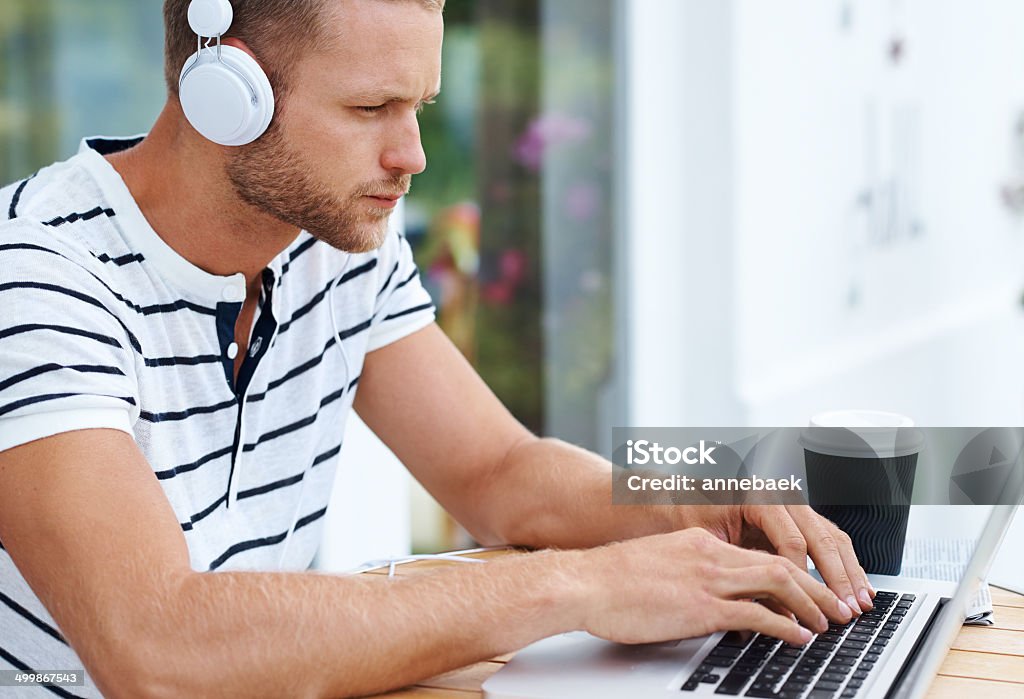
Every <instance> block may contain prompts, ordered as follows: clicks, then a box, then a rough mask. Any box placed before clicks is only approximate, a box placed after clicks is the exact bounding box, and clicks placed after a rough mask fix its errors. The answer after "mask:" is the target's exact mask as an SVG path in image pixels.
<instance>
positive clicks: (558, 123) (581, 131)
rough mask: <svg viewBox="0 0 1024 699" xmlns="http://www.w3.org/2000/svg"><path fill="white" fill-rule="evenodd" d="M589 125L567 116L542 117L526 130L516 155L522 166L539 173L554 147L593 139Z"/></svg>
mask: <svg viewBox="0 0 1024 699" xmlns="http://www.w3.org/2000/svg"><path fill="white" fill-rule="evenodd" d="M592 131H593V129H592V128H591V125H590V122H588V121H585V120H583V119H580V118H578V117H574V116H570V115H566V114H542V115H540V116H539V117H537V118H536V119H534V120H533V121H531V122H530V125H529V126H527V127H526V131H525V132H524V133H523V135H522V136H520V137H519V140H518V141H516V144H515V147H514V148H513V155H514V157H515V159H516V160H517V161H519V163H520V164H521V165H523V167H525V168H527V169H528V170H531V171H532V172H540V168H541V166H542V165H543V164H544V155H545V153H546V152H547V151H548V149H549V148H552V147H553V146H565V145H572V144H575V143H580V142H581V141H584V140H586V139H587V138H589V137H590V134H591V132H592Z"/></svg>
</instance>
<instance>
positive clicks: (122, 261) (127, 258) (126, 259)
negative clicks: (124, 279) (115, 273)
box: [89, 252, 146, 267]
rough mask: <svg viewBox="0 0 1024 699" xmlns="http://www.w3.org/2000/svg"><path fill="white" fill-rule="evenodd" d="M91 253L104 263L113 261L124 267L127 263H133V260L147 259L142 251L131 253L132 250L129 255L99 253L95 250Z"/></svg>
mask: <svg viewBox="0 0 1024 699" xmlns="http://www.w3.org/2000/svg"><path fill="white" fill-rule="evenodd" d="M89 254H90V255H92V256H93V257H95V258H96V259H97V260H99V261H100V262H102V263H103V264H106V263H108V262H113V263H114V264H115V265H117V266H118V267H124V266H125V265H128V264H131V263H132V262H142V261H143V260H145V259H146V258H145V257H143V256H142V253H141V252H135V253H131V252H130V253H128V254H127V255H121V256H120V257H111V256H110V255H108V254H107V253H103V254H102V255H97V254H96V253H94V252H90V253H89Z"/></svg>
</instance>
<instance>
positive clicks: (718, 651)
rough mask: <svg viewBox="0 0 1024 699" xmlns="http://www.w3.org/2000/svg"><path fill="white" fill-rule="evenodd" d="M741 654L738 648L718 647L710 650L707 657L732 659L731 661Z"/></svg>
mask: <svg viewBox="0 0 1024 699" xmlns="http://www.w3.org/2000/svg"><path fill="white" fill-rule="evenodd" d="M742 652H743V651H742V650H741V649H739V648H731V647H728V646H718V647H716V648H712V649H711V652H710V653H708V655H709V656H714V657H716V658H732V659H733V660H735V659H736V658H738V657H740V653H742Z"/></svg>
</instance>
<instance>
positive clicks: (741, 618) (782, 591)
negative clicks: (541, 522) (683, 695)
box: [573, 528, 851, 644]
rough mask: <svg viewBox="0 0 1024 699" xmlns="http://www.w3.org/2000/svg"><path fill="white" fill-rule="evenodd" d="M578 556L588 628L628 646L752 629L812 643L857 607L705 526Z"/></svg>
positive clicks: (778, 559) (780, 561)
mask: <svg viewBox="0 0 1024 699" xmlns="http://www.w3.org/2000/svg"><path fill="white" fill-rule="evenodd" d="M573 554H574V555H577V556H579V559H580V560H579V561H578V564H579V566H578V575H579V576H580V579H581V581H582V582H583V583H584V589H585V590H586V592H585V594H584V599H583V614H584V621H583V628H584V629H585V630H586V631H588V632H590V633H592V634H594V635H595V636H600V637H601V638H605V639H608V640H612V641H618V642H620V643H648V642H656V641H665V640H668V639H674V638H689V637H693V636H703V635H705V634H710V633H713V632H715V631H731V630H737V631H743V630H751V631H760V632H762V633H765V634H768V635H770V636H774V637H776V638H781V639H782V640H784V641H787V642H789V643H793V644H804V643H807V642H808V641H809V640H810V639H811V631H813V632H815V633H818V632H822V631H824V630H825V629H826V628H827V627H828V622H827V620H826V617H827V618H828V619H831V620H832V621H834V622H838V623H846V622H848V621H850V618H851V612H850V609H849V607H847V606H846V605H845V604H844V603H843V602H841V601H840V600H839V598H838V597H836V596H835V594H833V593H832V591H831V590H829V589H828V588H827V587H826V586H825V585H823V584H822V583H820V582H818V581H817V580H815V579H814V578H813V577H811V576H810V575H808V574H807V573H806V572H805V571H803V570H801V569H800V568H798V567H797V566H796V565H795V564H794V563H793V562H792V561H790V560H788V559H786V558H783V557H782V556H776V555H772V554H769V553H765V552H763V551H754V550H749V549H743V548H740V547H738V546H734V545H732V544H728V543H726V542H724V541H722V540H720V539H718V538H716V537H715V536H714V535H712V534H710V533H708V532H707V531H706V530H704V529H700V528H693V529H685V530H682V531H677V532H672V533H669V534H658V535H655V536H647V537H643V538H639V539H632V540H629V541H623V542H619V543H615V544H610V545H608V546H603V547H601V548H597V549H590V550H586V551H580V552H573ZM751 600H763V601H764V602H765V603H766V604H757V603H755V602H752V601H751ZM790 613H792V615H795V617H796V619H794V618H793V617H792V616H790ZM797 620H799V623H798V622H797Z"/></svg>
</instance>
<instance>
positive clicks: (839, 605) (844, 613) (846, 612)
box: [836, 599, 853, 619]
mask: <svg viewBox="0 0 1024 699" xmlns="http://www.w3.org/2000/svg"><path fill="white" fill-rule="evenodd" d="M836 609H838V610H839V616H840V617H841V618H843V619H849V618H851V617H852V616H853V612H852V611H850V607H849V606H848V605H847V604H846V603H845V602H843V600H841V599H837V600H836Z"/></svg>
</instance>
